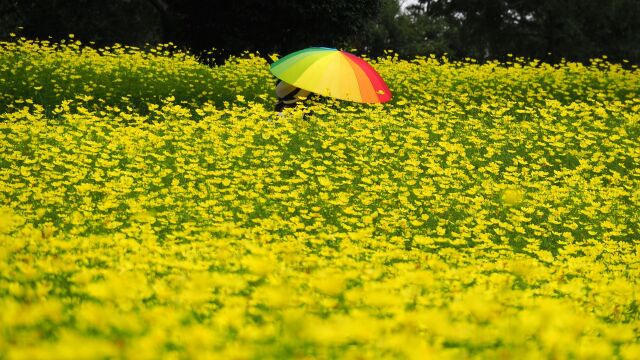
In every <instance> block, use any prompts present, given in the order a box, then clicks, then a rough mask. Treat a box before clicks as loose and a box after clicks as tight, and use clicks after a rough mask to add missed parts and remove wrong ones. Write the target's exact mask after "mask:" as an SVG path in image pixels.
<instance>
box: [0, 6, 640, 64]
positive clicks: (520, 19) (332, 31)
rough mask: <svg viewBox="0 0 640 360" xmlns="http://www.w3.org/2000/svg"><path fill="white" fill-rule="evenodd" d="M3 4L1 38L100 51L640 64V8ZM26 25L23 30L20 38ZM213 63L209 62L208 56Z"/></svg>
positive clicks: (219, 58) (222, 57) (218, 55)
mask: <svg viewBox="0 0 640 360" xmlns="http://www.w3.org/2000/svg"><path fill="white" fill-rule="evenodd" d="M399 1H400V0H359V1H352V0H323V1H316V0H297V1H294V0H270V1H264V0H233V1H230V0H229V1H226V0H225V1H204V0H110V1H104V0H47V1H42V0H0V39H1V38H7V37H8V35H9V33H11V32H18V33H20V35H23V36H26V37H28V38H40V39H47V38H51V39H53V40H59V39H62V38H65V37H67V35H68V34H70V33H73V34H75V35H76V37H77V38H78V39H80V40H82V41H83V42H91V41H92V42H95V44H96V45H97V46H104V45H110V44H113V43H115V42H120V43H124V44H129V45H137V46H142V45H144V44H145V43H151V44H155V43H158V42H168V41H173V42H174V43H175V44H177V45H178V46H181V47H184V48H188V49H191V50H192V51H194V52H196V53H204V52H208V51H209V50H211V49H212V48H216V49H218V50H217V52H215V56H216V60H217V61H218V62H220V61H222V60H224V59H225V58H226V57H227V56H228V55H231V54H240V53H242V52H244V51H252V52H255V51H259V52H260V53H261V54H263V55H267V54H271V53H274V52H277V53H280V54H285V53H288V52H291V51H294V50H298V49H301V48H305V47H308V46H330V47H340V48H347V49H350V48H355V49H357V50H358V51H360V52H366V53H369V54H370V55H372V56H377V55H381V54H383V51H384V50H394V51H395V52H397V53H398V54H399V55H400V56H402V57H405V58H411V57H414V56H416V55H429V54H436V55H443V54H447V55H448V56H449V57H451V58H453V59H462V58H466V57H472V58H476V59H479V60H487V59H505V58H506V57H507V55H508V54H513V55H515V56H525V57H531V58H537V59H541V60H545V61H549V62H557V61H559V60H560V59H561V58H566V59H569V60H574V61H586V60H588V59H590V58H594V57H599V56H602V55H605V54H606V55H608V57H609V58H610V59H612V60H614V61H621V60H623V59H628V60H630V61H632V62H634V63H640V1H639V0H418V1H417V2H415V4H413V5H411V6H408V7H407V8H406V9H405V10H402V11H401V6H400V4H399ZM19 27H22V30H21V31H17V29H18V28H19ZM203 60H204V58H203Z"/></svg>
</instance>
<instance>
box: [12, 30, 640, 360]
mask: <svg viewBox="0 0 640 360" xmlns="http://www.w3.org/2000/svg"><path fill="white" fill-rule="evenodd" d="M0 45H1V46H0V49H1V51H0V87H1V88H2V92H0V106H2V108H1V111H2V113H1V114H0V307H1V309H2V311H0V333H1V334H2V336H0V358H8V359H34V358H50V357H56V358H135V359H146V358H149V359H151V358H159V357H178V358H193V357H195V358H198V357H205V358H206V357H212V358H237V359H241V358H291V357H295V358H304V357H314V358H316V357H317V358H358V359H359V358H416V359H424V358H429V357H432V358H452V359H459V358H467V357H480V358H513V359H520V358H532V359H538V358H559V359H563V358H578V359H582V358H585V359H587V358H589V359H610V358H624V359H637V358H639V357H640V298H639V297H640V293H639V292H640V290H639V289H640V283H639V282H640V280H638V279H640V260H639V259H640V226H639V225H638V224H640V145H639V144H640V142H639V141H638V138H639V137H640V115H639V114H640V73H639V71H638V69H637V67H631V66H626V65H625V66H621V65H613V64H609V63H606V62H604V61H602V60H595V61H594V62H593V63H592V64H591V65H580V64H574V63H562V64H559V65H555V66H552V65H547V64H540V63H537V62H526V61H524V60H521V59H514V61H513V62H509V63H486V64H477V63H474V62H471V61H469V62H461V63H457V62H456V63H451V62H447V61H446V60H444V59H435V58H429V57H425V58H419V59H416V60H413V61H405V60H399V59H397V58H394V57H393V56H390V57H387V58H383V59H378V60H375V61H372V63H373V65H374V66H375V67H376V69H377V70H378V71H379V72H380V73H381V75H382V76H383V77H384V78H385V80H386V81H387V82H388V84H389V87H390V88H391V90H392V92H393V93H394V99H393V100H392V101H391V102H390V103H388V104H385V105H373V106H372V105H359V104H352V103H346V102H335V101H328V100H322V101H321V102H320V103H317V104H313V103H307V104H306V105H305V106H302V107H299V108H296V109H293V110H292V109H287V110H286V111H285V112H284V113H283V114H282V115H281V116H280V115H278V114H275V113H274V112H273V111H272V102H273V96H272V94H271V91H272V90H271V89H272V87H273V85H274V83H275V81H274V80H273V79H272V78H271V77H270V75H269V72H268V64H267V62H266V61H265V60H263V59H262V58H260V57H257V56H249V55H247V56H246V57H240V58H236V59H233V60H232V61H230V62H229V63H227V64H226V65H224V66H220V67H215V68H208V67H205V66H203V65H200V64H198V63H197V61H196V59H194V58H193V57H191V56H189V55H186V54H182V53H180V52H170V51H168V50H167V51H164V50H162V49H163V48H160V49H155V50H154V51H152V52H143V51H140V50H137V49H131V48H125V47H115V48H113V49H107V50H101V51H98V50H92V49H90V48H86V47H82V46H80V45H79V44H76V43H71V44H65V45H50V44H44V43H34V42H28V41H24V40H18V41H15V42H12V43H1V44H0Z"/></svg>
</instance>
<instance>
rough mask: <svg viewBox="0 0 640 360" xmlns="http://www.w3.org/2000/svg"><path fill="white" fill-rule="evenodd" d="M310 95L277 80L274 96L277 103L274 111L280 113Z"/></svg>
mask: <svg viewBox="0 0 640 360" xmlns="http://www.w3.org/2000/svg"><path fill="white" fill-rule="evenodd" d="M310 95H312V93H311V92H310V91H307V90H302V89H300V88H297V87H295V86H293V85H291V84H289V83H286V82H284V81H282V80H280V79H278V82H277V83H276V96H277V97H278V102H277V103H276V105H275V107H274V110H275V111H277V112H281V111H282V110H284V109H285V108H291V107H295V106H296V105H297V104H298V102H299V101H300V100H303V99H306V98H307V97H309V96H310Z"/></svg>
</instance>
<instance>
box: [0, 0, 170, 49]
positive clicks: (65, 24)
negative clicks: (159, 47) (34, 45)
mask: <svg viewBox="0 0 640 360" xmlns="http://www.w3.org/2000/svg"><path fill="white" fill-rule="evenodd" d="M0 12H1V13H2V14H4V19H2V18H1V17H0V19H2V20H4V21H2V22H1V23H0V37H7V35H8V33H10V32H17V33H20V35H21V36H25V37H27V38H37V39H42V40H44V39H52V40H60V39H64V38H67V37H68V36H69V34H74V35H76V37H77V38H79V39H81V40H83V41H86V42H94V43H95V44H96V45H98V46H106V45H112V44H114V43H116V42H120V43H126V44H129V45H137V46H142V45H144V44H145V43H156V42H158V41H160V40H162V39H161V37H160V34H161V26H162V24H161V17H160V14H159V13H158V12H157V11H156V10H155V9H154V6H153V5H152V4H151V1H148V0H144V1H143V0H110V1H103V0H71V1H70V0H46V1H42V0H0Z"/></svg>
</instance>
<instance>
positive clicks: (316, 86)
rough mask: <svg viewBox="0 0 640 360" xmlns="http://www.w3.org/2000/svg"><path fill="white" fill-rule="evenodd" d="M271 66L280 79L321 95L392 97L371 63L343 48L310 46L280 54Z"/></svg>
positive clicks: (360, 98)
mask: <svg viewBox="0 0 640 360" xmlns="http://www.w3.org/2000/svg"><path fill="white" fill-rule="evenodd" d="M270 70H271V73H272V74H273V75H275V76H276V77H277V78H278V79H280V80H283V81H285V82H287V83H289V84H291V85H293V86H296V87H298V88H300V89H303V90H307V91H311V92H314V93H316V94H320V95H324V96H330V97H334V98H337V99H341V100H349V101H357V102H363V103H383V102H386V101H389V100H391V91H389V88H388V87H387V84H385V82H384V80H382V78H381V77H380V75H379V74H378V73H377V72H376V71H375V70H374V69H373V67H371V65H369V64H367V62H366V61H364V60H362V59H360V58H359V57H357V56H355V55H353V54H350V53H348V52H346V51H341V50H337V49H331V48H323V47H312V48H308V49H304V50H300V51H296V52H294V53H291V54H289V55H287V56H285V57H283V58H282V59H280V60H278V61H276V62H274V63H273V64H271V68H270Z"/></svg>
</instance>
